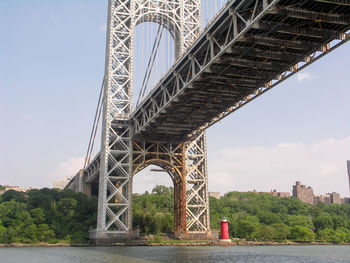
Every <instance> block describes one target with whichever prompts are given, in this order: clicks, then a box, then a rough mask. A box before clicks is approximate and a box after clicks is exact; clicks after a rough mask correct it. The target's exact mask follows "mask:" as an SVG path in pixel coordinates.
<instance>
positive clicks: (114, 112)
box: [90, 0, 210, 240]
mask: <svg viewBox="0 0 350 263" xmlns="http://www.w3.org/2000/svg"><path fill="white" fill-rule="evenodd" d="M200 21H201V7H200V0H109V6H108V25H107V47H106V65H105V78H104V99H103V125H102V145H101V156H100V167H99V188H98V189H99V195H98V213H97V228H96V230H95V231H92V232H91V233H90V237H91V238H92V239H93V240H105V239H106V240H110V239H112V240H113V239H120V238H127V237H132V236H133V231H132V187H133V184H132V181H133V176H134V175H135V174H136V173H137V172H139V171H141V170H142V169H143V168H145V167H147V166H148V165H157V166H160V167H161V168H163V169H164V170H166V171H167V172H168V174H169V175H170V176H171V179H172V180H173V183H174V222H175V223H174V224H175V225H174V232H175V235H176V236H178V237H180V238H193V236H196V235H199V236H202V237H203V236H206V237H207V236H209V235H210V225H209V197H208V176H207V158H206V137H205V134H204V133H203V134H201V135H200V136H198V137H197V138H196V139H195V140H193V141H182V140H181V139H179V140H178V141H167V140H165V139H164V138H159V139H158V140H155V141H149V140H147V139H145V140H142V139H139V140H135V139H133V134H132V125H133V123H132V122H131V121H130V115H131V112H132V93H133V64H134V57H133V50H134V37H135V36H134V28H135V27H136V26H137V25H138V24H140V23H142V22H154V23H158V24H161V25H162V26H163V27H165V28H166V29H167V30H168V31H169V32H170V34H171V35H172V37H173V39H174V42H175V49H176V50H175V51H174V52H175V59H177V58H178V57H179V56H180V54H181V53H182V52H183V51H184V50H185V49H186V48H187V47H189V46H190V44H191V43H192V42H193V41H194V40H195V38H196V37H197V36H198V35H199V33H200V30H201V25H200ZM175 74H176V73H175Z"/></svg>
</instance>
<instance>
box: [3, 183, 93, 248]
mask: <svg viewBox="0 0 350 263" xmlns="http://www.w3.org/2000/svg"><path fill="white" fill-rule="evenodd" d="M96 211H97V199H96V197H88V196H86V195H84V194H82V193H74V192H72V191H70V190H63V191H62V190H58V189H48V188H43V189H40V190H30V191H27V192H25V193H23V192H17V191H14V190H8V191H6V192H5V193H4V194H3V195H0V243H37V242H48V243H57V242H69V243H86V242H87V239H88V230H89V228H91V227H93V228H95V227H96Z"/></svg>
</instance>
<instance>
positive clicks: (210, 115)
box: [67, 0, 350, 238]
mask: <svg viewBox="0 0 350 263" xmlns="http://www.w3.org/2000/svg"><path fill="white" fill-rule="evenodd" d="M142 16H143V17H144V19H141V17H142ZM108 21H109V25H108V36H107V40H108V41H107V60H106V78H105V81H104V83H105V89H104V92H105V93H104V104H103V106H104V115H103V134H102V136H103V140H102V143H103V145H102V149H101V152H100V154H98V155H97V156H96V157H95V159H94V160H93V161H92V162H90V164H89V166H88V167H87V168H86V170H85V171H84V172H83V173H80V174H79V178H82V181H83V182H84V183H86V184H89V183H91V182H95V181H96V179H97V178H99V207H98V225H97V232H96V233H95V237H97V238H99V237H104V236H108V234H111V235H113V234H125V233H128V232H130V230H131V194H132V176H133V174H134V173H136V172H138V171H140V170H141V169H143V168H144V167H146V166H147V165H150V164H155V165H158V166H160V167H162V168H163V169H165V170H166V171H168V173H169V174H170V176H171V178H172V180H173V181H174V188H175V204H174V207H175V230H176V231H177V233H178V234H179V235H181V234H186V233H191V232H192V233H208V232H209V231H210V226H209V209H208V192H207V171H206V169H207V164H206V141H205V140H206V138H205V134H203V132H204V131H205V129H207V128H208V127H210V126H211V125H213V124H215V123H216V122H218V121H220V120H221V119H222V118H224V117H226V116H228V115H229V114H231V113H233V112H235V111H236V110H237V109H239V108H241V107H242V106H244V105H246V104H247V103H249V102H251V101H252V100H254V99H255V98H257V97H259V96H260V95H262V94H264V93H265V92H267V91H269V90H270V89H271V88H273V87H275V86H276V85H278V84H279V83H281V82H282V81H284V80H286V79H288V78H289V77H291V76H293V75H294V74H296V73H297V72H299V71H300V70H302V69H303V68H305V67H307V66H308V65H310V64H312V63H314V62H315V61H317V60H318V59H320V58H322V57H323V56H325V55H327V54H329V53H330V52H331V51H333V50H334V49H336V48H337V47H339V46H341V45H343V44H344V43H346V42H347V41H349V39H350V32H349V31H350V2H349V1H348V0H231V1H228V3H227V4H226V6H225V7H224V8H223V9H222V10H221V12H220V13H219V14H218V15H216V17H215V18H214V19H213V21H212V22H211V23H210V24H209V25H208V26H207V27H206V28H205V29H204V30H203V32H202V33H201V34H200V35H199V36H198V37H197V38H196V36H197V35H198V34H199V30H200V26H199V21H200V4H199V0H193V1H187V0H177V1H175V0H174V1H171V0H165V1H156V0H153V1H151V0H149V1H141V0H128V1H122V0H110V2H109V17H108ZM141 21H152V22H156V23H162V21H167V22H166V23H165V25H164V26H166V27H167V29H168V30H169V32H170V33H171V34H172V36H173V37H174V40H175V43H176V54H177V56H179V55H180V54H181V55H180V57H179V58H178V59H177V61H176V63H175V64H174V65H173V66H172V68H171V69H170V70H169V71H168V72H167V74H166V75H165V76H164V77H163V78H162V80H160V82H159V83H158V84H157V86H156V87H154V88H153V90H152V91H151V92H150V93H149V94H148V96H147V97H146V98H145V99H144V100H143V101H142V102H141V103H140V105H139V106H138V107H137V108H136V109H135V110H134V111H133V112H131V105H132V102H131V97H132V74H131V73H132V67H133V57H132V50H133V29H134V27H135V26H136V25H137V23H140V22H141ZM194 40H195V41H194ZM193 41H194V42H193ZM192 42H193V44H192V45H191V46H190V47H189V45H190V44H191V43H192ZM186 47H189V48H188V49H186V50H185V48H186ZM74 184H76V185H81V184H80V183H79V184H77V183H74V180H72V181H71V182H70V184H69V185H68V186H67V187H68V188H69V187H72V188H73V187H74Z"/></svg>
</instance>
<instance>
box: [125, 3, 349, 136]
mask: <svg viewBox="0 0 350 263" xmlns="http://www.w3.org/2000/svg"><path fill="white" fill-rule="evenodd" d="M260 2H261V5H260ZM349 29H350V1H345V0H343V1H341V0H304V1H303V0H281V1H253V0H252V1H231V2H229V4H228V5H227V6H226V7H225V8H224V9H223V10H222V12H221V13H220V14H219V15H218V16H217V17H216V18H215V20H214V21H213V22H212V23H211V24H210V25H209V26H208V27H207V28H206V29H205V30H204V33H203V34H202V35H201V36H200V37H199V38H198V39H197V40H196V41H195V43H194V44H193V46H192V47H191V48H190V49H189V50H188V51H187V52H186V53H185V54H184V55H183V56H182V57H181V58H180V59H179V60H178V61H177V62H176V63H175V65H174V66H173V67H172V69H171V70H170V71H169V72H168V73H167V74H166V75H165V77H164V78H163V79H162V80H161V81H160V82H159V84H158V85H157V87H155V88H154V89H153V90H152V91H151V93H150V94H149V95H148V97H147V98H146V99H145V100H144V101H143V102H142V104H141V105H140V106H139V107H138V108H137V109H136V110H135V111H134V113H133V114H132V116H131V119H130V121H131V126H132V127H133V128H132V129H133V137H134V139H136V140H140V141H167V142H169V141H174V142H176V141H185V140H190V139H193V138H194V137H195V136H197V135H198V134H200V133H201V132H202V131H203V130H205V129H206V128H208V127H209V126H211V125H213V124H214V123H216V122H217V121H219V120H220V119H222V118H224V117H225V116H227V115H228V114H230V113H232V112H234V111H235V110H237V109H239V108H240V107H241V106H243V105H245V104H246V103H248V102H250V101H251V100H252V99H254V98H256V97H258V96H260V95H261V94H263V93H264V92H265V91H267V90H269V89H270V88H272V87H274V86H275V85H277V84H278V83H279V82H281V81H283V80H285V79H286V78H288V77H289V76H291V75H293V74H294V73H296V72H298V71H299V70H300V69H302V68H304V67H305V66H307V65H309V64H310V63H312V62H314V61H315V60H317V59H318V58H319V57H322V56H323V55H325V54H327V53H329V52H330V51H332V50H333V49H334V48H336V47H337V46H339V45H341V44H343V43H345V42H346V41H348V40H349ZM334 43H335V44H334ZM332 45H333V47H332ZM332 70H334V69H332ZM330 88H331V87H330Z"/></svg>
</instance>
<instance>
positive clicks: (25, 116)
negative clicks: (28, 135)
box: [23, 113, 33, 120]
mask: <svg viewBox="0 0 350 263" xmlns="http://www.w3.org/2000/svg"><path fill="white" fill-rule="evenodd" d="M23 118H24V119H25V120H31V119H32V118H33V116H32V115H31V114H29V113H26V114H24V116H23Z"/></svg>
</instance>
